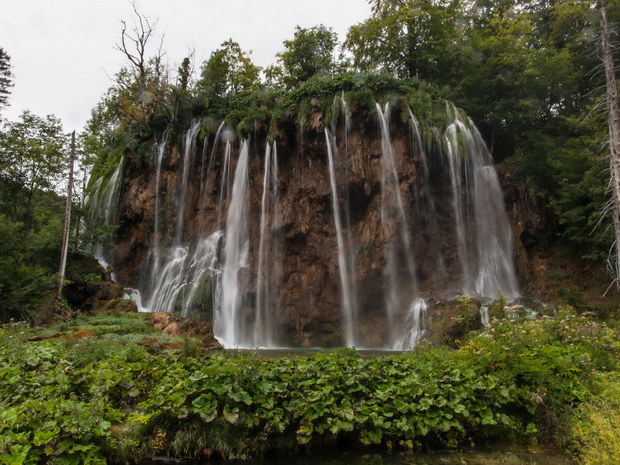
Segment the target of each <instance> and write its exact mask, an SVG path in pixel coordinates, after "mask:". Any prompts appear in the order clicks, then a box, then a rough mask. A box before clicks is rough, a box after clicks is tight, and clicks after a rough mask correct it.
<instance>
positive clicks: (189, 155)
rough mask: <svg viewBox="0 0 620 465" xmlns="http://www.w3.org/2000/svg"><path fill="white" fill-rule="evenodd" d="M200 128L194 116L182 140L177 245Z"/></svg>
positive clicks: (181, 229) (181, 234) (182, 224)
mask: <svg viewBox="0 0 620 465" xmlns="http://www.w3.org/2000/svg"><path fill="white" fill-rule="evenodd" d="M199 129H200V119H198V118H196V119H195V120H194V121H193V122H192V126H191V127H190V129H189V131H187V132H186V133H185V138H184V142H183V146H184V150H183V172H182V174H181V180H180V183H179V186H178V194H177V226H176V235H175V240H174V243H175V244H176V245H179V244H180V243H181V239H182V237H183V229H184V226H185V205H186V204H187V188H188V184H189V182H188V181H189V174H190V170H191V168H192V166H193V161H194V152H195V148H196V134H197V133H198V130H199Z"/></svg>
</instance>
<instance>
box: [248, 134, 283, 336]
mask: <svg viewBox="0 0 620 465" xmlns="http://www.w3.org/2000/svg"><path fill="white" fill-rule="evenodd" d="M278 189H279V185H278V151H277V148H276V144H275V143H273V144H272V145H270V144H267V145H266V147H265V163H264V173H263V195H262V199H261V216H260V238H259V245H258V269H257V276H256V280H257V282H256V311H255V317H254V331H253V345H254V346H256V347H259V346H260V347H267V348H272V347H274V344H275V342H274V334H273V323H272V314H273V313H275V310H276V304H277V302H276V300H277V294H276V293H275V292H274V291H275V290H276V289H277V286H278V283H279V280H280V275H281V269H280V263H279V262H280V259H281V257H280V247H279V241H278V238H277V230H278V228H279V227H280V220H279V207H280V197H279V192H278Z"/></svg>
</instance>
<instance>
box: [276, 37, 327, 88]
mask: <svg viewBox="0 0 620 465" xmlns="http://www.w3.org/2000/svg"><path fill="white" fill-rule="evenodd" d="M337 43H338V36H337V34H336V33H335V32H334V31H333V30H332V29H331V28H326V27H325V26H323V25H320V26H315V27H312V28H307V29H306V28H301V27H299V26H297V27H296V28H295V36H294V38H293V40H285V41H284V47H285V50H284V51H283V52H281V53H279V54H278V58H279V61H280V63H282V67H283V71H284V76H283V80H284V83H285V84H286V85H287V86H288V87H293V86H296V85H299V84H300V83H302V82H305V81H307V80H308V79H310V78H311V77H313V76H316V75H328V76H329V75H331V74H332V73H333V72H334V71H335V68H336V60H335V58H334V50H335V48H336V45H337Z"/></svg>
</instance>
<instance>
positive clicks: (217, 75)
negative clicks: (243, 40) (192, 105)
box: [196, 39, 260, 108]
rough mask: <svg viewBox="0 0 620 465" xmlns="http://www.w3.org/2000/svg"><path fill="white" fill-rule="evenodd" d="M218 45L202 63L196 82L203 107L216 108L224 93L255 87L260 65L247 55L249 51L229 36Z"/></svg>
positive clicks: (228, 93) (246, 90)
mask: <svg viewBox="0 0 620 465" xmlns="http://www.w3.org/2000/svg"><path fill="white" fill-rule="evenodd" d="M221 47H222V48H220V49H218V50H216V51H214V52H213V53H211V57H210V58H209V60H208V61H206V62H205V63H203V65H202V69H201V73H200V79H199V80H198V82H197V83H196V91H197V92H198V94H199V95H201V96H202V97H203V98H204V101H205V106H206V107H207V108H211V107H213V106H215V108H217V106H218V105H221V103H222V99H223V98H224V97H225V96H226V95H230V94H235V93H238V92H248V91H251V90H256V89H257V87H258V82H259V73H260V68H259V67H257V66H256V65H254V64H253V63H252V60H251V59H250V54H251V53H252V52H249V53H247V52H244V51H243V50H241V47H239V44H238V43H237V42H234V41H233V40H232V39H230V40H227V41H226V42H223V43H222V45H221Z"/></svg>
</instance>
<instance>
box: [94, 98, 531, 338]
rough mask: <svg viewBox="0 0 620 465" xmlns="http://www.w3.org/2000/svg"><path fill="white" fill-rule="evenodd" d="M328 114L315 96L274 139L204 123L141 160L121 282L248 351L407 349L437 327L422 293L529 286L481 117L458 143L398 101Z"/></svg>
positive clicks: (128, 202) (125, 183)
mask: <svg viewBox="0 0 620 465" xmlns="http://www.w3.org/2000/svg"><path fill="white" fill-rule="evenodd" d="M323 114H324V113H323V110H322V109H321V108H320V106H319V105H318V104H317V105H315V107H314V108H313V112H312V115H311V117H310V119H309V122H310V123H309V124H308V125H307V126H306V127H305V128H304V130H303V131H302V130H301V129H299V128H298V127H296V126H295V125H292V124H291V125H290V126H289V127H288V129H286V130H285V134H284V137H282V138H281V139H280V140H278V141H277V142H276V143H274V144H269V143H268V142H267V141H266V138H265V137H264V135H260V134H259V135H254V136H252V137H250V138H249V140H248V141H247V142H246V143H243V142H242V141H240V140H236V138H231V132H230V131H224V130H223V129H222V128H221V129H222V131H220V132H218V134H217V135H214V134H211V135H209V136H207V137H204V138H203V137H202V136H201V135H198V129H196V130H195V132H193V133H190V134H189V137H188V136H187V135H186V138H187V137H188V139H187V140H186V141H185V142H184V143H181V144H177V145H174V144H172V143H170V144H166V145H165V146H164V145H160V146H159V147H155V148H154V150H153V154H152V158H151V159H150V160H142V161H140V162H139V161H138V160H137V157H128V158H127V160H126V161H125V166H124V169H123V177H122V179H123V180H122V183H121V185H120V193H121V194H120V200H119V202H120V203H119V212H120V213H119V229H118V232H117V238H116V244H115V246H114V247H113V248H112V249H111V250H108V251H107V252H106V254H107V256H106V258H107V259H108V260H109V261H110V262H111V263H112V264H113V266H114V269H115V271H116V276H117V279H118V280H119V281H120V282H121V283H123V284H125V285H128V286H131V287H134V288H136V289H139V290H140V292H141V296H142V304H143V305H145V306H147V307H150V308H149V310H151V311H161V310H164V311H174V312H180V313H183V314H184V316H193V317H198V318H202V319H207V320H214V326H215V328H216V335H217V334H218V327H219V328H220V331H223V332H226V334H234V336H233V337H234V338H240V339H234V340H233V342H232V343H230V342H228V341H227V342H228V345H239V346H264V345H275V346H317V345H322V346H325V345H334V344H337V345H339V344H347V345H349V344H351V343H352V344H354V345H356V346H359V347H392V348H407V347H406V345H411V344H412V343H415V338H416V337H418V335H419V334H420V332H421V331H422V330H423V329H424V322H423V321H421V320H420V312H421V313H423V312H424V309H425V306H424V305H423V304H421V303H420V302H421V301H420V300H419V299H425V300H426V301H431V300H432V299H442V298H447V297H450V296H454V295H456V294H457V293H470V294H475V293H477V294H479V297H481V298H485V297H491V298H492V297H494V296H495V295H496V294H497V291H499V290H500V289H501V291H502V292H504V294H506V295H509V296H510V297H514V296H516V295H517V294H520V293H521V292H522V289H520V288H519V287H518V285H517V284H515V283H516V280H515V278H514V276H511V275H510V273H511V272H510V270H508V269H509V268H514V263H513V260H514V258H515V257H522V258H523V257H524V256H525V255H524V252H523V249H522V242H521V239H523V234H522V231H518V232H517V234H515V236H514V237H512V238H511V232H510V230H506V229H502V228H505V225H504V221H505V218H504V217H505V208H504V203H503V198H502V195H501V193H499V194H498V193H497V191H492V190H486V188H485V190H482V189H483V187H481V186H483V183H482V181H481V180H482V179H483V178H485V177H489V179H490V181H489V182H491V183H493V182H495V181H494V179H495V178H493V176H495V177H496V175H495V174H494V173H495V171H494V170H493V167H492V166H491V165H490V164H489V162H488V161H489V160H490V156H488V153H486V154H485V153H484V151H485V150H486V148H484V147H479V144H480V140H478V139H477V138H476V137H478V136H477V133H476V132H475V128H474V129H472V128H471V127H470V126H467V125H466V124H465V123H462V122H461V119H460V117H458V116H456V115H455V117H454V120H453V121H448V124H446V126H447V127H448V128H450V127H452V126H454V131H455V135H454V138H453V139H452V140H451V139H450V138H449V137H448V135H447V134H448V132H449V131H448V130H446V132H445V134H446V135H445V136H444V132H443V131H444V130H437V131H435V135H434V137H433V138H432V142H431V143H430V144H428V143H427V144H423V143H422V142H421V139H420V137H419V134H418V133H417V130H416V126H415V125H416V124H417V122H416V121H415V119H411V120H409V121H407V122H405V123H402V122H399V123H398V124H390V123H389V119H388V115H389V110H388V111H387V112H386V115H385V118H384V119H381V118H378V119H377V120H376V122H372V121H371V122H367V121H366V118H367V117H366V116H364V115H359V114H356V113H355V112H353V113H352V114H351V115H350V116H351V119H350V121H351V123H350V125H346V124H344V120H343V122H342V123H340V124H335V125H333V127H331V130H329V131H325V124H324V121H323ZM379 116H381V115H379ZM457 122H458V124H457ZM450 125H451V126H450ZM330 126H331V125H330ZM459 131H460V132H459ZM472 131H474V132H472ZM426 133H427V134H431V133H432V130H431V128H426ZM472 134H473V135H472ZM430 139H431V138H430V137H427V138H426V140H430ZM227 141H228V143H226V142H227ZM328 149H331V152H330V153H328ZM158 150H159V151H158ZM227 150H228V152H227ZM243 150H247V156H248V161H247V174H246V175H245V177H244V173H243V172H242V170H241V168H240V165H241V162H240V160H241V158H242V157H241V152H242V151H243ZM474 151H482V155H480V157H482V158H481V160H482V161H480V162H479V165H473V164H472V165H471V166H470V164H468V163H469V162H468V161H467V159H468V158H474V155H473V152H474ZM476 153H478V152H476ZM330 156H331V158H332V161H333V163H332V166H333V168H332V170H331V171H330V163H329V161H330ZM475 156H476V157H478V156H479V155H475ZM484 157H487V158H484ZM227 160H228V161H227ZM491 171H492V172H491ZM266 173H267V174H268V175H267V176H266ZM265 187H267V189H266V190H265ZM334 188H335V190H336V198H335V199H336V200H335V202H334V196H333V189H334ZM235 195H238V196H239V195H241V196H243V198H242V199H241V200H240V202H239V201H238V202H235V200H234V196H235ZM237 200H239V198H238V199H237ZM233 205H234V206H233ZM489 206H491V207H493V208H495V209H496V210H490V209H488V208H487V207H489ZM483 207H484V208H483ZM232 208H234V209H236V210H239V211H238V215H237V213H236V212H232V211H231V209H232ZM497 209H499V210H502V211H501V212H500V214H498V213H497ZM335 213H337V216H338V218H336V215H335ZM502 215H504V216H502ZM513 216H514V215H513ZM500 217H501V218H500ZM233 223H234V224H235V226H233ZM506 224H507V223H506ZM516 224H517V222H515V223H514V224H513V227H514V225H516ZM233 229H234V231H233ZM237 230H238V231H237ZM218 231H219V232H218ZM491 233H492V234H491ZM239 234H241V236H239ZM244 234H247V241H245V240H244V239H243V237H245V236H244ZM481 234H491V235H486V236H485V235H482V236H481ZM519 234H521V236H519ZM506 236H507V237H506ZM233 240H239V241H240V242H239V244H240V245H239V247H236V249H238V250H236V249H235V251H233V250H232V249H231V247H232V246H231V244H232V241H233ZM504 240H506V241H507V242H508V243H509V244H510V245H511V246H512V249H510V247H506V246H505V245H502V241H504ZM246 243H247V244H246ZM486 248H488V249H489V250H490V252H488V253H487V252H486ZM482 249H484V250H482ZM505 249H507V250H508V252H507V251H506V250H505ZM233 252H234V253H238V258H235V263H232V264H231V263H230V257H231V256H232V254H233ZM506 254H508V256H504V255H506ZM225 255H227V256H228V258H229V260H227V259H226V257H225ZM235 257H237V255H235ZM488 257H490V258H488ZM494 257H495V258H494ZM201 260H203V261H202V262H201ZM494 260H495V261H494ZM207 261H208V263H207ZM487 261H488V263H487ZM496 262H497V263H496ZM500 262H509V263H505V264H502V263H500ZM498 263H499V265H498ZM517 263H518V265H520V266H521V267H523V266H526V260H523V259H522V260H517ZM504 265H505V268H506V270H508V271H506V270H504ZM520 272H521V274H522V275H525V274H527V273H526V271H524V270H521V271H520ZM488 275H493V276H488ZM175 279H176V280H178V282H176V283H172V282H171V281H172V280H175ZM164 281H165V282H164ZM231 283H232V284H231ZM166 286H167V287H166ZM233 293H234V295H232V294H233ZM416 302H418V303H417V304H415V303H416ZM414 304H415V305H414ZM162 307H163V308H162ZM430 311H432V310H430ZM231 312H232V313H231ZM416 312H417V313H416ZM231 318H232V319H234V323H231ZM231 324H232V325H234V328H233V330H231V329H230V325H231ZM218 325H220V326H218ZM221 325H224V326H226V325H229V326H227V327H225V328H224V329H222V326H221ZM416 332H417V333H416ZM222 334H223V333H222ZM399 339H400V340H402V341H405V342H402V344H401V346H398V345H396V346H395V341H396V340H399ZM407 341H408V342H407Z"/></svg>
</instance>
